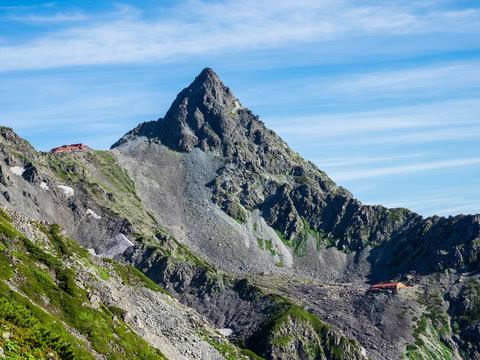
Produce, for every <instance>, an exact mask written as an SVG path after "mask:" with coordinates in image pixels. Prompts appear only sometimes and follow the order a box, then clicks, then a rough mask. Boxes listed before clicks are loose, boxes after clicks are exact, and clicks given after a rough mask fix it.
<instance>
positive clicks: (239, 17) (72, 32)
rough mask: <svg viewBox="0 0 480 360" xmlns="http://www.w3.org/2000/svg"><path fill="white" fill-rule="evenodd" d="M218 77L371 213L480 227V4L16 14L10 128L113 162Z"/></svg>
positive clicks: (94, 8)
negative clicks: (374, 208)
mask: <svg viewBox="0 0 480 360" xmlns="http://www.w3.org/2000/svg"><path fill="white" fill-rule="evenodd" d="M205 66H210V67H212V68H214V69H215V70H216V72H217V73H218V74H219V75H220V77H221V78H222V79H223V80H224V82H225V83H226V84H227V85H228V86H230V87H231V88H232V89H233V91H234V93H235V94H236V95H237V97H238V98H239V99H240V101H241V102H242V104H243V105H244V106H247V107H249V108H250V109H252V110H253V111H254V112H255V113H257V114H258V115H260V117H261V118H262V119H263V120H264V122H265V123H266V124H267V125H268V126H269V127H270V128H272V129H273V130H275V131H276V132H278V133H279V134H280V135H281V136H282V137H283V138H284V139H285V140H286V141H287V142H288V143H289V144H290V145H291V146H292V147H293V148H294V149H295V150H296V151H298V152H299V153H300V154H301V155H303V156H304V157H305V158H307V159H309V160H311V161H313V162H315V163H316V164H318V165H319V166H320V167H321V168H322V169H323V170H325V171H327V173H328V174H329V175H330V176H331V177H332V178H333V179H334V180H335V181H336V182H337V183H338V184H340V185H343V186H345V187H347V188H348V189H350V190H351V191H352V192H353V193H354V194H355V195H356V196H357V197H358V198H359V199H360V200H362V201H363V202H365V203H369V204H378V203H381V204H384V205H387V206H405V207H409V208H412V209H413V210H416V211H418V212H420V213H421V214H423V215H431V214H440V215H453V214H459V213H480V188H479V187H478V179H479V176H480V147H479V146H478V145H479V141H478V139H479V138H480V4H479V3H478V2H476V1H461V0H460V1H448V0H425V1H355V0H350V1H347V0H345V1H344V0H319V1H307V0H297V1H284V0H265V1H258V0H255V1H253V0H244V1H233V0H232V1H200V0H193V1H142V2H133V1H132V2H129V1H123V2H117V1H53V2H41V1H2V0H0V76H1V79H2V80H1V81H0V123H1V124H3V125H8V126H12V127H13V128H14V129H15V130H16V131H17V132H18V133H19V134H20V135H22V136H23V137H25V138H26V139H28V140H29V141H30V142H31V143H32V144H33V145H34V146H35V147H36V148H38V149H40V150H48V149H49V148H51V147H53V146H56V145H61V144H63V143H72V142H80V141H81V142H85V143H87V144H90V145H91V146H94V147H96V148H108V147H109V146H110V145H111V144H112V143H113V142H114V141H115V140H117V139H118V138H119V137H120V136H121V135H122V134H123V133H125V132H126V131H128V130H129V129H131V128H132V127H133V126H135V125H136V124H137V123H139V122H142V121H147V120H151V119H156V118H158V117H160V116H162V115H163V114H164V112H165V111H166V110H167V108H168V106H169V104H170V103H171V102H172V101H173V99H174V97H175V95H176V94H177V93H178V91H179V90H181V89H182V88H183V87H184V86H186V85H187V84H188V83H189V82H190V81H191V80H192V79H193V78H194V76H195V75H196V74H197V73H198V72H199V71H200V70H201V69H202V68H203V67H205Z"/></svg>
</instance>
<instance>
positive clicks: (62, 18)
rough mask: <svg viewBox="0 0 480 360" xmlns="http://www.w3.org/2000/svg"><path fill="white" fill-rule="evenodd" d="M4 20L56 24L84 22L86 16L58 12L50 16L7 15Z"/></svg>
mask: <svg viewBox="0 0 480 360" xmlns="http://www.w3.org/2000/svg"><path fill="white" fill-rule="evenodd" d="M4 19H6V20H9V21H15V22H20V23H27V24H47V25H48V24H58V23H71V22H79V21H85V20H87V19H88V17H87V15H85V14H82V13H65V12H59V13H54V14H51V15H35V14H27V15H8V16H5V17H4Z"/></svg>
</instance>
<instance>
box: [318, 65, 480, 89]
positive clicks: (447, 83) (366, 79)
mask: <svg viewBox="0 0 480 360" xmlns="http://www.w3.org/2000/svg"><path fill="white" fill-rule="evenodd" d="M479 84H480V62H479V61H462V62H450V63H445V64H434V65H429V66H420V67H416V68H413V69H400V70H395V71H383V72H372V73H367V74H360V75H350V76H348V77H346V78H343V79H342V77H340V78H337V79H335V82H334V83H332V84H330V85H327V86H322V91H324V92H331V93H333V94H339V93H342V94H344V95H345V94H349V95H357V96H358V95H363V96H365V95H366V94H367V96H369V97H374V96H376V97H378V96H381V97H384V96H388V97H391V96H398V94H399V93H400V94H408V95H409V96H411V95H412V92H413V91H415V92H428V95H429V96H432V95H433V94H437V93H439V92H442V93H445V91H446V90H447V89H448V90H449V91H450V95H451V92H452V91H454V90H455V89H457V88H462V89H465V88H476V89H480V85H479Z"/></svg>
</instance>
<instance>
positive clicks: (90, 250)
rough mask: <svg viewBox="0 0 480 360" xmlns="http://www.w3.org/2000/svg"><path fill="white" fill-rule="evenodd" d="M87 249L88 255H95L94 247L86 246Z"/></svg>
mask: <svg viewBox="0 0 480 360" xmlns="http://www.w3.org/2000/svg"><path fill="white" fill-rule="evenodd" d="M87 251H88V252H89V253H90V255H92V256H97V253H96V252H95V249H92V248H88V249H87Z"/></svg>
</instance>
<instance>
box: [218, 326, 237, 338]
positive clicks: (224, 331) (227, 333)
mask: <svg viewBox="0 0 480 360" xmlns="http://www.w3.org/2000/svg"><path fill="white" fill-rule="evenodd" d="M217 331H218V332H219V333H220V334H222V335H223V336H225V337H229V336H230V335H232V333H233V330H232V329H229V328H224V329H218V330H217Z"/></svg>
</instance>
